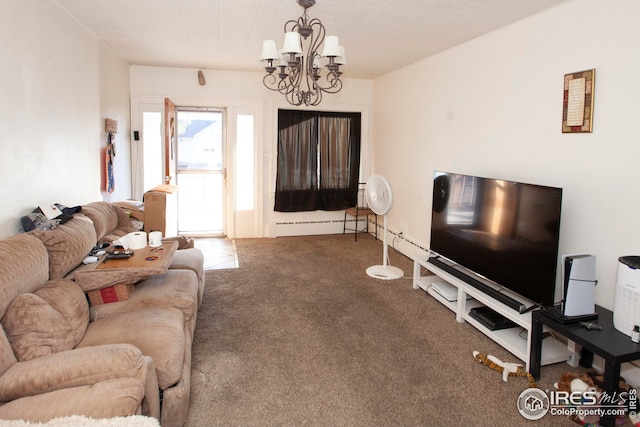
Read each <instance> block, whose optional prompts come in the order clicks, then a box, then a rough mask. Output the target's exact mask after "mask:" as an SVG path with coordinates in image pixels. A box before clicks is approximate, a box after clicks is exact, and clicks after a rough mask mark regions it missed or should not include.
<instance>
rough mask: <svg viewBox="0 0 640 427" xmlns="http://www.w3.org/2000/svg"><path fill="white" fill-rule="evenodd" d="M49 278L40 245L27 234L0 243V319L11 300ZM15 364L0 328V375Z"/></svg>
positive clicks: (47, 266)
mask: <svg viewBox="0 0 640 427" xmlns="http://www.w3.org/2000/svg"><path fill="white" fill-rule="evenodd" d="M48 277H49V258H48V256H47V250H46V249H45V247H44V245H43V244H42V242H41V241H40V240H39V239H38V238H36V237H34V236H31V235H29V234H25V233H23V234H18V235H15V236H9V237H6V238H4V239H2V240H0V319H2V318H3V317H4V314H5V311H6V310H7V307H9V304H11V302H12V301H13V299H14V298H15V297H16V296H18V295H20V294H22V293H25V292H33V291H35V290H36V289H38V288H39V287H40V286H42V284H43V283H45V282H46V281H47V279H48ZM15 363H17V360H16V358H15V355H14V353H13V349H12V348H11V345H10V344H9V340H8V339H7V337H6V334H5V333H4V331H3V330H2V328H0V375H2V374H3V373H4V372H5V371H6V370H7V369H8V368H9V367H10V366H12V365H13V364H15Z"/></svg>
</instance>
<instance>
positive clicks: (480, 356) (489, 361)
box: [473, 351, 538, 388]
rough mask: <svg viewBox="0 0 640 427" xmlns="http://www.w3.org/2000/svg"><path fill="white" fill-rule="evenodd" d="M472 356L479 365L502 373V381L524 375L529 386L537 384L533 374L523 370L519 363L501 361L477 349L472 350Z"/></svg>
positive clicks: (536, 386) (536, 385)
mask: <svg viewBox="0 0 640 427" xmlns="http://www.w3.org/2000/svg"><path fill="white" fill-rule="evenodd" d="M473 357H474V359H476V361H477V362H478V363H480V364H481V365H484V366H488V367H489V368H491V369H493V370H494V371H496V372H498V373H500V374H502V381H504V382H507V379H508V378H509V377H524V378H526V379H527V381H529V387H535V388H538V384H537V383H536V380H535V379H534V378H533V375H531V374H530V373H529V372H527V371H525V370H524V368H523V367H522V365H520V364H517V363H507V362H503V361H502V360H500V359H498V358H497V357H495V356H492V355H490V354H484V353H480V352H479V351H474V352H473Z"/></svg>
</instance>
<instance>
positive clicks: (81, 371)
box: [0, 344, 155, 402]
mask: <svg viewBox="0 0 640 427" xmlns="http://www.w3.org/2000/svg"><path fill="white" fill-rule="evenodd" d="M145 359H146V358H145V357H144V356H143V355H142V352H141V351H140V350H139V349H138V348H137V347H135V346H133V345H130V344H111V345H101V346H94V347H84V348H77V349H73V350H68V351H61V352H59V353H55V354H52V355H49V356H44V357H39V358H36V359H31V360H27V361H24V362H19V363H16V364H14V365H12V366H11V367H10V368H9V369H7V370H6V371H5V372H4V374H3V375H2V376H0V402H9V401H11V400H14V399H18V398H20V397H25V396H35V395H38V394H42V393H46V392H50V391H54V390H60V389H64V388H68V387H77V386H82V385H92V384H96V383H99V382H101V381H105V380H111V379H117V378H128V377H130V378H139V377H140V376H141V375H140V372H141V371H144V370H146V368H145V366H144V364H145V363H148V361H146V360H145ZM154 374H155V372H154Z"/></svg>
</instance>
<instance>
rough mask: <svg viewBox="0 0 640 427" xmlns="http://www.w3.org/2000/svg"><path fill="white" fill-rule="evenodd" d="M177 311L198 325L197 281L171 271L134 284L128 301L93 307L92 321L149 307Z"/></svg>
mask: <svg viewBox="0 0 640 427" xmlns="http://www.w3.org/2000/svg"><path fill="white" fill-rule="evenodd" d="M157 307H161V308H178V309H180V310H182V312H183V313H184V318H185V321H187V322H190V323H193V324H195V321H193V322H192V319H194V318H195V315H196V310H197V307H198V280H197V277H196V274H195V273H194V272H193V271H190V270H168V271H167V272H166V273H164V274H155V275H153V276H151V277H149V278H147V279H145V280H143V281H141V282H138V283H137V284H136V285H135V289H134V291H133V292H132V293H131V295H129V299H128V300H126V301H118V302H113V303H109V304H100V305H94V306H92V307H91V309H90V311H91V320H92V321H96V320H100V319H105V318H109V317H113V316H117V315H120V314H121V313H127V312H130V311H134V310H144V309H148V308H157Z"/></svg>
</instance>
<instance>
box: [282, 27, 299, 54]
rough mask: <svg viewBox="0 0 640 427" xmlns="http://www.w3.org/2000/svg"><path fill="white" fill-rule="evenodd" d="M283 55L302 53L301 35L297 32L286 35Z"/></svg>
mask: <svg viewBox="0 0 640 427" xmlns="http://www.w3.org/2000/svg"><path fill="white" fill-rule="evenodd" d="M282 53H296V54H298V53H302V46H301V45H300V34H298V32H297V31H289V32H288V33H286V34H285V35H284V44H283V45H282Z"/></svg>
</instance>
